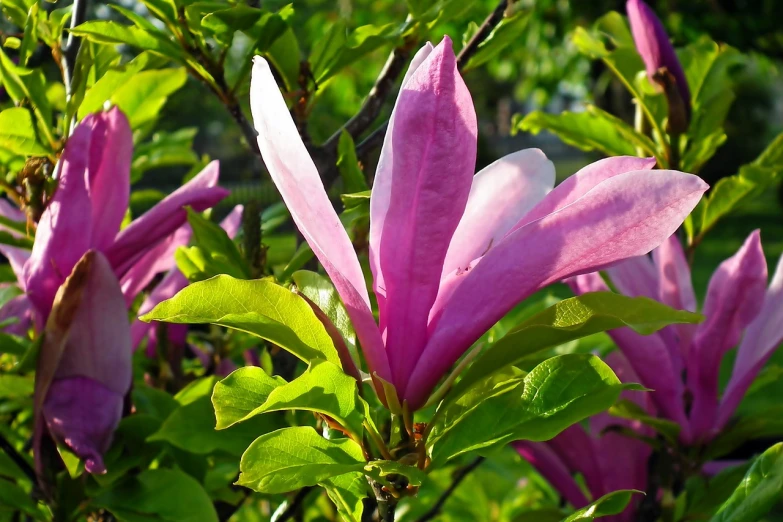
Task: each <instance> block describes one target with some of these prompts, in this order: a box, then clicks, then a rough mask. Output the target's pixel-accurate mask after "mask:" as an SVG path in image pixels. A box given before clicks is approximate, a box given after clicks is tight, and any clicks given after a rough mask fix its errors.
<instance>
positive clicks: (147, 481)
mask: <svg viewBox="0 0 783 522" xmlns="http://www.w3.org/2000/svg"><path fill="white" fill-rule="evenodd" d="M93 503H94V504H95V505H96V506H98V507H103V508H105V509H107V510H108V511H110V512H111V513H113V514H114V515H115V516H116V517H117V518H118V519H120V520H122V521H123V522H217V521H218V516H217V513H215V508H214V507H213V506H212V501H211V500H210V498H209V496H208V495H207V493H206V491H204V488H203V487H202V486H201V484H199V483H198V482H197V481H196V480H195V479H194V478H192V477H190V476H189V475H187V474H185V473H184V472H182V471H179V470H177V469H162V468H161V469H150V470H146V471H142V472H141V473H140V474H139V475H137V476H135V477H130V478H128V479H127V480H124V481H122V482H121V483H120V484H118V485H117V486H116V487H113V488H111V489H110V490H109V491H106V492H103V493H101V494H100V495H99V496H98V497H96V498H95V499H94V501H93Z"/></svg>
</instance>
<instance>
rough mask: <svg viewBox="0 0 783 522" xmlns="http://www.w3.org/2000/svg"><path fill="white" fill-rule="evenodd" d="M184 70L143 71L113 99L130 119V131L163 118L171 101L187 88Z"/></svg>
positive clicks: (113, 96)
mask: <svg viewBox="0 0 783 522" xmlns="http://www.w3.org/2000/svg"><path fill="white" fill-rule="evenodd" d="M185 80H187V73H186V72H185V69H183V68H176V69H157V70H152V71H141V72H139V73H136V74H134V75H133V77H132V78H130V79H129V80H128V81H127V82H126V83H125V84H124V85H123V86H122V87H121V88H120V89H119V90H118V91H116V92H114V94H113V95H112V97H111V101H112V103H114V104H115V105H117V106H118V107H119V108H120V109H122V112H124V113H125V115H126V116H127V117H128V120H129V121H130V124H131V128H133V129H137V128H139V127H140V126H142V125H144V124H145V123H148V122H150V121H154V120H156V119H157V118H158V116H159V115H160V111H161V109H162V108H163V105H165V103H166V100H168V97H169V96H171V95H172V94H173V93H174V92H176V91H177V90H179V89H180V88H181V87H182V86H183V85H185Z"/></svg>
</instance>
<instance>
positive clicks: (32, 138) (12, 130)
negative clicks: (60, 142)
mask: <svg viewBox="0 0 783 522" xmlns="http://www.w3.org/2000/svg"><path fill="white" fill-rule="evenodd" d="M0 148H3V149H6V150H9V151H10V152H12V153H14V154H18V155H20V156H45V155H46V154H48V153H49V152H50V151H49V150H48V149H47V148H46V147H44V146H43V145H41V144H40V143H39V142H38V137H37V136H36V132H35V124H34V123H33V118H32V116H31V115H30V111H28V110H27V109H24V108H22V107H13V108H11V109H6V110H4V111H3V112H0Z"/></svg>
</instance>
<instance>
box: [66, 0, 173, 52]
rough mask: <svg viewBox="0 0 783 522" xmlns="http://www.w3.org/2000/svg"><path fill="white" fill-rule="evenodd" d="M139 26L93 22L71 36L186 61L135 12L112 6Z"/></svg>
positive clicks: (168, 41) (170, 43)
mask: <svg viewBox="0 0 783 522" xmlns="http://www.w3.org/2000/svg"><path fill="white" fill-rule="evenodd" d="M112 7H113V8H114V9H116V10H117V11H119V12H121V13H122V14H124V15H126V16H128V17H130V18H131V19H132V21H133V22H134V23H137V24H139V25H123V24H121V23H118V22H109V21H104V20H92V21H88V22H84V23H83V24H80V25H78V26H77V27H74V28H73V29H71V34H74V35H76V36H80V37H83V38H86V39H87V40H89V41H91V42H97V43H102V44H126V45H130V46H131V47H135V48H137V49H141V50H143V51H154V52H156V53H159V54H160V55H162V56H166V57H168V58H172V59H175V60H177V61H179V62H183V61H184V57H183V55H182V51H181V50H180V49H179V48H178V47H177V46H176V45H175V44H174V43H173V42H171V41H170V40H169V39H168V38H167V37H166V36H165V35H164V34H163V33H161V32H160V31H159V30H158V29H157V28H155V26H154V25H151V24H149V22H148V21H147V20H146V19H144V18H143V17H140V16H138V15H136V16H134V15H135V13H133V11H129V10H126V9H123V8H121V7H118V6H112Z"/></svg>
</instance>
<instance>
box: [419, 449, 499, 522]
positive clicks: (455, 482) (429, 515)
mask: <svg viewBox="0 0 783 522" xmlns="http://www.w3.org/2000/svg"><path fill="white" fill-rule="evenodd" d="M482 462H484V457H476V459H475V460H474V461H473V462H471V463H470V464H468V465H466V466H463V467H461V468H459V469H458V470H457V471H455V472H454V475H453V476H452V480H451V484H450V485H449V487H448V488H446V490H445V491H444V492H443V493H441V495H440V497H439V498H438V501H437V502H435V504H434V505H433V506H432V507H431V508H430V510H429V511H427V512H426V513H424V514H423V515H422V516H421V517H419V519H418V520H417V521H416V522H427V521H428V520H434V519H435V517H436V516H438V515H439V514H440V510H441V509H443V505H444V504H446V501H447V500H448V499H449V497H450V496H451V494H452V493H454V491H455V490H456V489H457V487H458V486H459V485H460V484H461V483H462V481H463V480H465V477H467V476H468V474H469V473H470V472H471V471H473V470H474V469H476V468H477V467H478V466H479V464H481V463H482Z"/></svg>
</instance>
